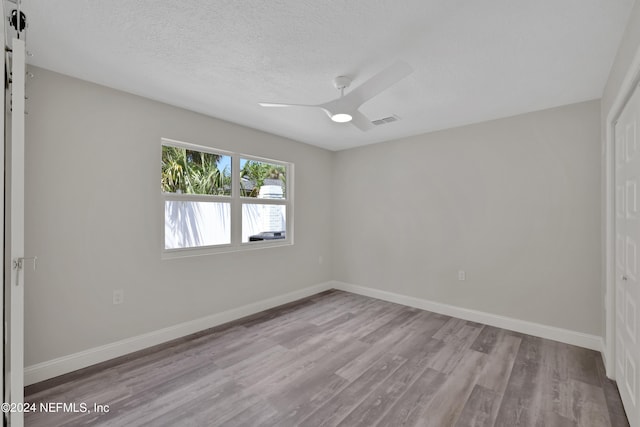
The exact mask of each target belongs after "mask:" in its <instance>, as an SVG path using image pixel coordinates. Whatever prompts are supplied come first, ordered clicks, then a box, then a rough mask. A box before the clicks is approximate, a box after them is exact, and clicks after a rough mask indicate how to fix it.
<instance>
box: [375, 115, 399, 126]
mask: <svg viewBox="0 0 640 427" xmlns="http://www.w3.org/2000/svg"><path fill="white" fill-rule="evenodd" d="M398 120H400V117H398V116H396V115H395V114H394V115H392V116H389V117H383V118H382V119H378V120H372V121H371V123H373V124H374V125H376V126H380V125H385V124H387V123H393V122H397V121H398Z"/></svg>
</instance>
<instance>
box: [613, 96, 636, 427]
mask: <svg viewBox="0 0 640 427" xmlns="http://www.w3.org/2000/svg"><path fill="white" fill-rule="evenodd" d="M639 127H640V90H638V89H637V88H636V90H635V92H634V94H633V95H632V97H631V98H630V100H629V102H628V103H627V105H626V106H625V108H624V110H623V111H622V114H621V115H620V118H619V119H618V122H617V123H616V126H615V159H616V160H615V169H616V170H615V174H616V175H615V188H616V192H615V204H616V206H615V212H616V221H615V229H616V247H615V252H616V292H615V298H616V380H617V383H618V389H619V390H620V396H621V397H622V402H623V404H624V408H625V410H626V412H627V417H628V418H629V423H630V424H631V426H632V427H638V426H640V402H639V401H638V399H639V398H640V396H638V393H639V388H640V345H639V341H640V340H639V338H638V330H639V328H638V321H639V320H640V319H639V318H638V303H639V302H640V292H639V290H638V287H639V286H640V277H639V276H638V264H639V258H638V257H639V256H640V250H639V248H638V245H639V244H640V212H639V209H640V206H639V204H640V128H639Z"/></svg>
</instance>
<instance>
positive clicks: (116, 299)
mask: <svg viewBox="0 0 640 427" xmlns="http://www.w3.org/2000/svg"><path fill="white" fill-rule="evenodd" d="M123 302H124V290H122V289H116V290H114V291H113V304H114V305H117V304H122V303H123Z"/></svg>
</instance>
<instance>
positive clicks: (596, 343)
mask: <svg viewBox="0 0 640 427" xmlns="http://www.w3.org/2000/svg"><path fill="white" fill-rule="evenodd" d="M332 286H333V288H334V289H339V290H341V291H346V292H351V293H354V294H359V295H364V296H367V297H372V298H377V299H381V300H384V301H389V302H394V303H396V304H402V305H406V306H409V307H415V308H419V309H421V310H428V311H433V312H435V313H440V314H445V315H447V316H452V317H457V318H460V319H464V320H470V321H473V322H478V323H483V324H485V325H491V326H495V327H498V328H503V329H509V330H511V331H516V332H521V333H524V334H528V335H533V336H536V337H540V338H546V339H550V340H554V341H560V342H563V343H566V344H572V345H577V346H580V347H584V348H588V349H591V350H596V351H600V350H601V349H602V338H601V337H599V336H596V335H590V334H585V333H582V332H576V331H571V330H569V329H562V328H556V327H554V326H548V325H542V324H540V323H534V322H528V321H526V320H520V319H514V318H511V317H506V316H500V315H497V314H491V313H485V312H483V311H477V310H470V309H467V308H461V307H456V306H453V305H448V304H443V303H440V302H435V301H429V300H426V299H422V298H416V297H410V296H407V295H400V294H396V293H393V292H388V291H382V290H380V289H373V288H369V287H366V286H360V285H353V284H350V283H343V282H337V281H334V282H332Z"/></svg>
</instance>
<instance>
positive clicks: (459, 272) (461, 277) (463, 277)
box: [458, 270, 467, 280]
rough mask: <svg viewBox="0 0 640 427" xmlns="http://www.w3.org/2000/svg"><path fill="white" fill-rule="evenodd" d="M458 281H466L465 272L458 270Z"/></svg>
mask: <svg viewBox="0 0 640 427" xmlns="http://www.w3.org/2000/svg"><path fill="white" fill-rule="evenodd" d="M458 280H467V272H466V271H464V270H458Z"/></svg>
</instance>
